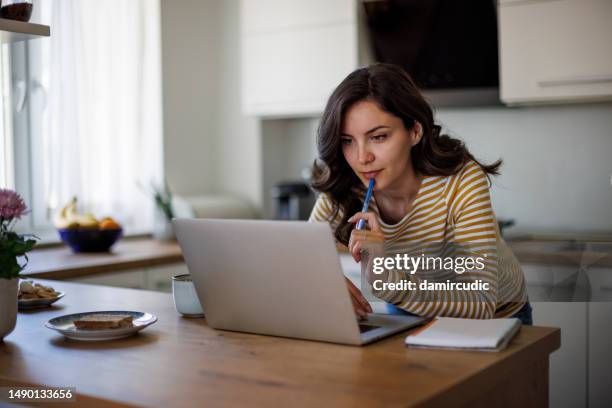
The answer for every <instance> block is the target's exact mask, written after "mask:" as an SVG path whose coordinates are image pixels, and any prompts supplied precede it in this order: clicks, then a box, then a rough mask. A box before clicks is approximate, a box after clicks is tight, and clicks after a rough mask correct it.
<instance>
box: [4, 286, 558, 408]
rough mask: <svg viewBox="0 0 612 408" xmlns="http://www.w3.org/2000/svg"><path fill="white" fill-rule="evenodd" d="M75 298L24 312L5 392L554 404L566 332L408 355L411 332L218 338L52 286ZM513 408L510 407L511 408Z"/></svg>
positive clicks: (126, 398) (110, 403) (165, 401)
mask: <svg viewBox="0 0 612 408" xmlns="http://www.w3.org/2000/svg"><path fill="white" fill-rule="evenodd" d="M47 283H49V284H52V285H53V286H54V287H55V288H56V289H57V290H61V291H65V292H66V296H65V297H64V298H63V299H61V300H60V301H59V302H58V303H57V304H56V306H54V307H52V308H49V309H43V310H38V311H29V312H20V313H19V316H18V322H17V327H16V329H15V331H14V332H13V333H12V334H10V335H9V336H7V337H6V338H5V342H4V343H0V386H18V385H36V386H55V387H60V386H61V387H76V393H77V403H78V406H92V407H94V406H105V407H126V406H171V407H190V406H195V405H203V406H207V405H211V406H227V407H234V406H247V405H248V406H271V405H272V406H288V405H289V406H330V405H335V406H369V407H376V406H400V405H401V406H419V407H429V406H431V407H433V406H458V407H459V406H474V407H484V406H495V405H497V406H500V405H505V406H533V407H542V406H548V375H549V374H548V361H549V355H550V353H552V352H553V351H554V350H556V349H558V348H559V346H560V331H559V329H556V328H545V327H523V328H522V329H521V331H520V332H519V334H518V336H517V337H516V338H515V339H514V340H513V341H512V343H511V345H510V346H509V348H508V349H506V350H504V351H502V352H499V353H479V352H466V351H441V350H426V349H411V348H406V347H405V346H404V344H403V340H404V337H405V333H404V334H398V335H395V336H393V337H390V338H387V339H384V340H382V341H379V342H376V343H374V344H371V345H368V346H365V347H354V346H342V345H335V344H327V343H319V342H312V341H302V340H293V339H284V338H276V337H268V336H260V335H253V334H245V333H236V332H227V331H218V330H214V329H212V328H210V327H208V326H207V325H206V320H205V319H186V318H182V317H179V316H178V315H177V313H176V312H175V310H174V307H173V304H172V297H171V296H170V295H168V294H163V293H156V292H149V291H142V290H133V289H120V288H109V287H102V286H92V285H82V284H75V283H68V282H47ZM108 309H111V310H112V309H114V310H121V309H124V310H136V311H146V312H149V313H153V314H155V315H156V316H158V318H159V321H158V322H157V323H155V324H154V325H152V326H150V327H148V328H147V329H145V330H144V331H142V332H141V334H139V335H137V336H133V337H131V338H127V339H122V340H116V341H112V342H105V343H79V342H72V341H67V340H65V339H64V338H63V337H62V336H61V335H60V334H58V333H56V332H54V331H52V330H49V329H47V328H45V327H44V323H45V322H46V321H47V320H49V319H50V318H52V317H56V316H60V315H63V314H67V313H76V312H83V311H92V310H108ZM502 402H503V404H502Z"/></svg>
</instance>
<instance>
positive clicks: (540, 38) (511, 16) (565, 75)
mask: <svg viewBox="0 0 612 408" xmlns="http://www.w3.org/2000/svg"><path fill="white" fill-rule="evenodd" d="M498 17H499V47H500V95H501V99H502V101H503V102H505V103H507V104H541V103H561V102H581V101H583V102H587V101H600V100H611V99H612V47H611V46H610V39H612V24H610V21H612V1H610V0H529V1H526V0H499V9H498Z"/></svg>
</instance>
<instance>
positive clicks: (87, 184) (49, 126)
mask: <svg viewBox="0 0 612 408" xmlns="http://www.w3.org/2000/svg"><path fill="white" fill-rule="evenodd" d="M34 11H35V13H36V14H35V15H34V16H33V18H32V21H36V22H42V23H43V24H49V25H50V26H51V37H49V38H44V39H38V40H34V41H29V42H24V43H18V44H15V45H14V46H13V47H12V52H11V57H12V58H11V59H12V68H13V78H12V82H13V91H14V92H13V93H14V95H13V98H14V99H15V98H17V97H18V95H16V93H19V91H20V90H21V89H24V90H23V91H22V93H23V94H24V98H25V103H24V106H23V107H22V108H21V109H19V107H17V108H15V109H14V112H13V126H14V138H15V160H14V162H15V163H16V166H15V180H16V182H15V184H16V187H17V189H18V190H19V191H20V193H22V195H23V196H24V197H25V198H26V200H28V202H29V203H30V206H31V208H32V213H31V217H30V224H31V225H30V228H32V229H34V230H35V231H38V232H40V231H44V230H48V229H52V221H53V217H54V215H55V213H56V212H57V211H58V210H59V209H60V208H61V207H62V206H63V205H65V204H66V203H68V202H69V201H70V200H71V199H72V197H74V196H76V197H78V200H79V204H80V206H81V208H82V210H84V211H85V212H92V213H93V214H94V215H96V216H97V217H102V216H113V217H114V218H116V219H118V220H119V221H120V222H122V223H123V224H124V227H125V228H126V231H127V232H128V233H129V232H134V231H136V230H138V231H143V230H150V228H151V226H152V223H153V201H152V199H151V198H150V197H149V196H147V195H146V194H145V193H144V192H142V191H141V190H140V189H139V188H138V184H141V185H148V184H149V183H150V182H152V181H157V182H158V181H159V180H160V179H161V177H162V174H163V169H162V136H161V134H162V133H161V132H162V123H161V117H162V113H161V62H160V61H161V58H160V54H161V40H160V28H159V23H160V21H159V2H158V0H131V1H129V2H127V1H126V2H121V6H118V5H117V2H100V1H97V0H45V1H38V2H35V3H34ZM13 106H15V104H13Z"/></svg>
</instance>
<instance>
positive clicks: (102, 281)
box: [70, 262, 189, 293]
mask: <svg viewBox="0 0 612 408" xmlns="http://www.w3.org/2000/svg"><path fill="white" fill-rule="evenodd" d="M186 273H189V271H188V269H187V265H185V263H182V262H181V263H176V264H170V265H160V266H153V267H148V268H142V269H133V270H126V271H120V272H112V273H99V274H94V275H90V276H83V277H80V278H74V279H70V280H71V281H72V282H79V283H88V284H91V285H104V286H114V287H120V288H131V289H146V290H154V291H157V292H166V293H170V292H172V277H173V276H176V275H182V274H186Z"/></svg>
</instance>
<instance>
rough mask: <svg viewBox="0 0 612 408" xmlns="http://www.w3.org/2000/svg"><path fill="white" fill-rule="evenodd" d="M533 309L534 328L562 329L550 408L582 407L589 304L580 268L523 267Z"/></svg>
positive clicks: (554, 358) (554, 357)
mask: <svg viewBox="0 0 612 408" xmlns="http://www.w3.org/2000/svg"><path fill="white" fill-rule="evenodd" d="M521 266H522V268H523V273H524V274H525V282H526V285H527V292H528V294H529V299H530V301H531V306H532V308H533V324H535V325H538V326H553V327H560V328H561V348H560V349H559V350H557V351H555V352H554V353H553V354H552V355H551V358H550V383H549V387H550V406H551V407H561V408H563V407H568V408H570V407H580V406H584V405H585V404H586V401H587V392H588V382H587V378H588V375H587V373H588V353H587V344H588V342H587V339H588V329H587V328H588V324H587V322H588V315H587V303H585V302H572V299H574V297H575V295H576V294H578V295H579V296H581V294H582V290H581V288H580V281H581V280H580V279H578V277H579V276H580V275H581V273H580V269H579V267H578V266H567V265H554V264H529V263H523V264H521Z"/></svg>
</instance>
